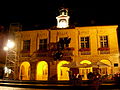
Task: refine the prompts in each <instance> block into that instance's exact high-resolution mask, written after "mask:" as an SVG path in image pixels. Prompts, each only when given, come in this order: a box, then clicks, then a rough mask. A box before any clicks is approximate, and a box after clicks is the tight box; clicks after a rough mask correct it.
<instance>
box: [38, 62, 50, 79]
mask: <svg viewBox="0 0 120 90" xmlns="http://www.w3.org/2000/svg"><path fill="white" fill-rule="evenodd" d="M36 80H48V63H47V62H46V61H40V62H38V64H37V70H36Z"/></svg>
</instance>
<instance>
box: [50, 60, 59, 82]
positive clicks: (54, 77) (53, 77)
mask: <svg viewBox="0 0 120 90" xmlns="http://www.w3.org/2000/svg"><path fill="white" fill-rule="evenodd" d="M48 80H49V81H57V62H56V61H51V62H49V63H48Z"/></svg>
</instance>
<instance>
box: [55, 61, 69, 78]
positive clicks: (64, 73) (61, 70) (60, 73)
mask: <svg viewBox="0 0 120 90" xmlns="http://www.w3.org/2000/svg"><path fill="white" fill-rule="evenodd" d="M69 63H70V62H68V61H60V62H59V63H58V65H57V77H58V80H69V73H68V71H69V68H68V67H62V65H63V64H69Z"/></svg>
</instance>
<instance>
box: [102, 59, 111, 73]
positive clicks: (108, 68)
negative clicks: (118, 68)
mask: <svg viewBox="0 0 120 90" xmlns="http://www.w3.org/2000/svg"><path fill="white" fill-rule="evenodd" d="M100 62H103V63H105V64H107V65H109V66H106V67H105V66H104V67H102V66H101V67H100V74H101V75H106V74H112V69H111V67H110V66H111V62H110V61H109V60H105V59H103V60H100Z"/></svg>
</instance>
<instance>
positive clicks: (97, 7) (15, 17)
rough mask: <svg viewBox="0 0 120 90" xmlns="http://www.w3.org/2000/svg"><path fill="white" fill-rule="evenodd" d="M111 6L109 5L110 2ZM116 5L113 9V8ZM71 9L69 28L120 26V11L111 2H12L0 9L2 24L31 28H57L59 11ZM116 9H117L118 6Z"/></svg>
mask: <svg viewBox="0 0 120 90" xmlns="http://www.w3.org/2000/svg"><path fill="white" fill-rule="evenodd" d="M109 2H110V1H109ZM113 5H114V6H113ZM62 6H64V7H66V8H69V16H70V24H71V25H72V24H74V25H76V26H87V25H110V24H119V22H120V20H119V17H120V14H119V11H120V9H119V8H118V7H115V4H114V3H113V2H112V3H111V4H109V3H104V2H102V1H101V2H94V3H93V2H87V1H85V2H81V1H79V0H40V1H38V2H37V1H33V0H31V1H26V2H23V1H19V0H16V1H14V2H12V1H10V2H8V1H7V3H6V2H3V3H1V5H0V11H1V13H0V24H2V25H8V24H9V23H12V22H20V23H21V24H22V25H23V26H26V27H29V26H32V25H36V24H38V25H39V26H43V27H44V26H45V27H46V26H48V27H49V26H55V25H56V22H57V21H56V16H58V15H59V11H58V9H59V8H60V7H62ZM116 6H117V5H116Z"/></svg>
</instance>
